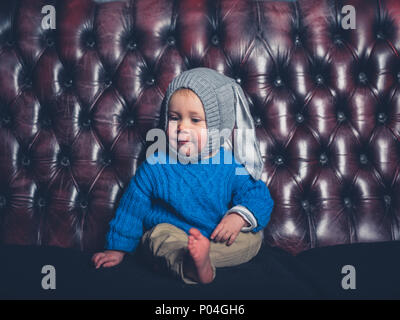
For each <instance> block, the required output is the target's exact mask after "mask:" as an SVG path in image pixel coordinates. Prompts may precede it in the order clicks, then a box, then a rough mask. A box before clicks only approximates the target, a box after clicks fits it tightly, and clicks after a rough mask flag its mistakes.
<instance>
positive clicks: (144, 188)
mask: <svg viewBox="0 0 400 320" xmlns="http://www.w3.org/2000/svg"><path fill="white" fill-rule="evenodd" d="M152 188H153V181H152V175H151V170H150V167H149V164H148V163H146V161H145V162H143V164H142V165H140V166H139V168H138V169H137V171H136V174H135V176H133V177H132V179H131V181H130V183H129V186H128V188H127V189H126V191H125V192H124V194H123V195H122V198H121V200H120V203H119V206H118V208H117V211H116V213H115V216H114V218H113V219H112V220H111V221H110V228H109V231H108V233H107V236H106V246H105V247H106V249H108V250H120V251H126V252H132V251H134V250H135V249H136V247H137V245H138V244H139V242H140V238H141V237H142V235H143V216H144V215H145V214H148V213H149V212H150V210H152V203H151V197H152V194H153V189H152Z"/></svg>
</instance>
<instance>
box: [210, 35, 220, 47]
mask: <svg viewBox="0 0 400 320" xmlns="http://www.w3.org/2000/svg"><path fill="white" fill-rule="evenodd" d="M211 43H212V44H213V45H214V46H217V45H218V44H219V38H218V36H217V35H216V34H214V35H213V36H212V37H211Z"/></svg>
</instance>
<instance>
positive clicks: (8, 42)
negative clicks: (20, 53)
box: [6, 39, 15, 47]
mask: <svg viewBox="0 0 400 320" xmlns="http://www.w3.org/2000/svg"><path fill="white" fill-rule="evenodd" d="M14 44H15V42H14V40H12V39H8V40H7V42H6V45H7V46H8V47H12V46H14Z"/></svg>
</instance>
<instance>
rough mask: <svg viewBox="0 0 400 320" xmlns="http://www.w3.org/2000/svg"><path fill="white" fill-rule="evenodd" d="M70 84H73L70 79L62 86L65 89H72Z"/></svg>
mask: <svg viewBox="0 0 400 320" xmlns="http://www.w3.org/2000/svg"><path fill="white" fill-rule="evenodd" d="M72 84H73V81H72V79H67V80H65V81H64V86H65V87H67V88H70V87H72Z"/></svg>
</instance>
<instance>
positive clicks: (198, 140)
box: [167, 89, 207, 156]
mask: <svg viewBox="0 0 400 320" xmlns="http://www.w3.org/2000/svg"><path fill="white" fill-rule="evenodd" d="M168 109H169V110H168V131H167V135H168V142H169V143H170V144H171V145H172V146H173V147H174V148H175V149H176V150H178V152H179V153H181V154H184V155H186V156H189V155H194V154H196V153H197V154H200V152H201V150H202V149H203V147H204V146H205V144H206V143H207V124H206V116H205V113H204V108H203V104H202V102H201V100H200V98H199V97H198V96H197V95H196V94H195V93H194V92H192V91H191V90H189V89H180V90H177V91H176V92H175V93H174V94H173V95H172V97H171V99H170V103H169V108H168Z"/></svg>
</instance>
